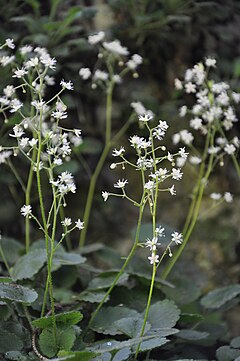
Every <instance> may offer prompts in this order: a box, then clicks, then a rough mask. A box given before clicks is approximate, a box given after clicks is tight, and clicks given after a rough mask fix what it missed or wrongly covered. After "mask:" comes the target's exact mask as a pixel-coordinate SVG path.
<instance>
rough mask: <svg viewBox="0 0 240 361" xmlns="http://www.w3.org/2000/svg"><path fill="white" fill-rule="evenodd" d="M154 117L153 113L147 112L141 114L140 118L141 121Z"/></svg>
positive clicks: (147, 120)
mask: <svg viewBox="0 0 240 361" xmlns="http://www.w3.org/2000/svg"><path fill="white" fill-rule="evenodd" d="M152 118H153V116H152V115H150V114H147V113H145V114H144V115H139V116H138V120H139V121H140V122H149V120H151V119H152Z"/></svg>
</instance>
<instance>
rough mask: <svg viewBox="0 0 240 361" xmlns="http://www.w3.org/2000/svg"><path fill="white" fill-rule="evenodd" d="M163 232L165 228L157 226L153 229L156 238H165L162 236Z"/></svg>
mask: <svg viewBox="0 0 240 361" xmlns="http://www.w3.org/2000/svg"><path fill="white" fill-rule="evenodd" d="M164 231H165V228H163V227H161V226H159V227H157V228H156V229H155V235H156V237H165V234H164Z"/></svg>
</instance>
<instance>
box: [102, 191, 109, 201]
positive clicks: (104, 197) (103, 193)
mask: <svg viewBox="0 0 240 361" xmlns="http://www.w3.org/2000/svg"><path fill="white" fill-rule="evenodd" d="M102 197H103V200H104V202H106V201H107V200H108V197H109V193H108V192H102Z"/></svg>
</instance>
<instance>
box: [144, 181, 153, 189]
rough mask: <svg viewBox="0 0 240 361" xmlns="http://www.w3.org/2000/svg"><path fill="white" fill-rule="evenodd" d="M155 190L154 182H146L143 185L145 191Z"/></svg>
mask: <svg viewBox="0 0 240 361" xmlns="http://www.w3.org/2000/svg"><path fill="white" fill-rule="evenodd" d="M154 188H155V182H154V181H148V182H147V183H145V185H144V189H147V190H149V191H151V190H153V189H154Z"/></svg>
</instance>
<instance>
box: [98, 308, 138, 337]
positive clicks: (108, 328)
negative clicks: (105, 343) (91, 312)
mask: <svg viewBox="0 0 240 361" xmlns="http://www.w3.org/2000/svg"><path fill="white" fill-rule="evenodd" d="M126 317H139V313H138V312H137V311H135V310H131V309H129V308H126V307H121V306H117V307H105V308H102V309H101V310H100V311H99V313H98V314H97V316H96V318H95V319H94V321H93V323H92V325H91V329H93V330H94V331H96V332H99V333H103V334H105V335H119V334H121V333H122V332H121V331H119V330H118V329H117V326H116V325H115V322H116V321H118V320H120V319H122V318H126Z"/></svg>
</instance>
